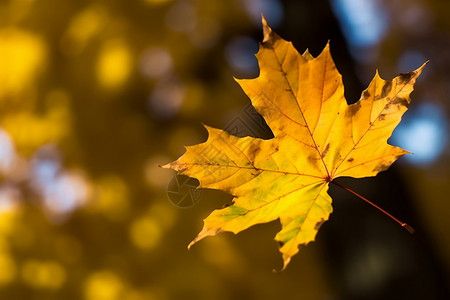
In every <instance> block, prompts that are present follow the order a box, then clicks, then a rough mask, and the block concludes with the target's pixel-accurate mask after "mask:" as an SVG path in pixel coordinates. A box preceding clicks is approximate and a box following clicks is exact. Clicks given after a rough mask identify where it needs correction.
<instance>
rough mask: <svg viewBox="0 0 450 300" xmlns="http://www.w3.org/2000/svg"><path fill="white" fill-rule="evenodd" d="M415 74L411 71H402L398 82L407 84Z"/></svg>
mask: <svg viewBox="0 0 450 300" xmlns="http://www.w3.org/2000/svg"><path fill="white" fill-rule="evenodd" d="M414 75H415V72H414V71H413V72H409V73H400V74H399V75H398V76H397V78H398V83H399V84H407V83H408V82H409V81H410V80H411V78H412V77H413V76H414Z"/></svg>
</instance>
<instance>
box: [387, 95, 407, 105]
mask: <svg viewBox="0 0 450 300" xmlns="http://www.w3.org/2000/svg"><path fill="white" fill-rule="evenodd" d="M391 103H392V104H400V105H403V106H405V107H408V106H409V101H408V100H407V99H405V98H401V97H396V98H395V99H394V100H393V101H392V102H391Z"/></svg>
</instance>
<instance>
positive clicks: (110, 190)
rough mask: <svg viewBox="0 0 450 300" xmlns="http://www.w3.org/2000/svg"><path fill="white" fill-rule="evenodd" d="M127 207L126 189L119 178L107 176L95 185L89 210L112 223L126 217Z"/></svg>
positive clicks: (127, 196) (128, 204)
mask: <svg viewBox="0 0 450 300" xmlns="http://www.w3.org/2000/svg"><path fill="white" fill-rule="evenodd" d="M129 206H130V203H129V195H128V189H127V186H126V184H125V182H124V181H123V180H122V179H121V178H120V177H117V176H114V175H108V176H105V177H102V178H101V179H100V180H99V181H98V182H97V184H95V187H94V192H93V199H92V201H91V204H90V206H89V209H90V210H92V211H95V212H100V213H102V214H103V215H104V216H105V217H107V218H108V219H110V220H112V221H121V220H123V219H124V218H125V217H126V216H127V215H128V213H129Z"/></svg>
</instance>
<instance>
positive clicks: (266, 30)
mask: <svg viewBox="0 0 450 300" xmlns="http://www.w3.org/2000/svg"><path fill="white" fill-rule="evenodd" d="M261 22H262V26H263V35H264V38H263V43H266V42H268V41H270V40H271V38H272V28H270V26H269V24H267V20H266V18H265V17H264V15H263V14H261Z"/></svg>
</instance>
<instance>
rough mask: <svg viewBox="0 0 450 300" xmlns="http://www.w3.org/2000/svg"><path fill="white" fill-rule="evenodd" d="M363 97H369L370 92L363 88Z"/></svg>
mask: <svg viewBox="0 0 450 300" xmlns="http://www.w3.org/2000/svg"><path fill="white" fill-rule="evenodd" d="M363 98H364V99H367V98H370V93H369V91H368V90H365V91H364V92H363Z"/></svg>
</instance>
